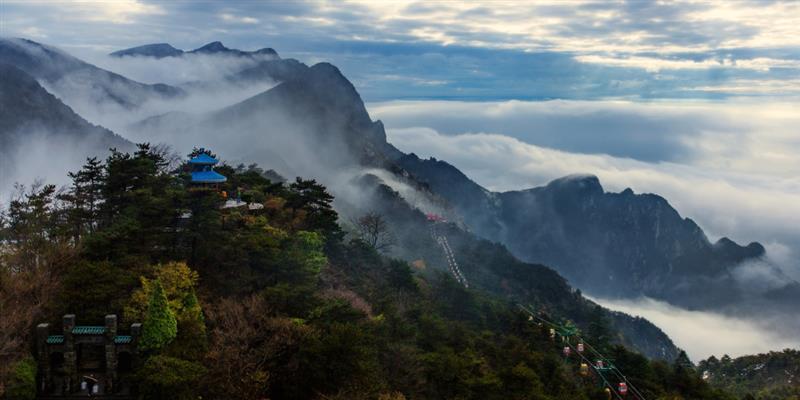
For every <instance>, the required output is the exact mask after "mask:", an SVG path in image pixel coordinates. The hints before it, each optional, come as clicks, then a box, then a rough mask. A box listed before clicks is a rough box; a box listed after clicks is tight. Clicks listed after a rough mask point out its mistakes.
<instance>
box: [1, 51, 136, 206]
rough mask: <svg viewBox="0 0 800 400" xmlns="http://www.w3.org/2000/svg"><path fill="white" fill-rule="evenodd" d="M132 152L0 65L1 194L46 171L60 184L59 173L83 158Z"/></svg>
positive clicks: (29, 80)
mask: <svg viewBox="0 0 800 400" xmlns="http://www.w3.org/2000/svg"><path fill="white" fill-rule="evenodd" d="M131 146H132V144H131V143H130V142H129V141H127V140H125V139H124V138H122V137H120V136H118V135H116V134H114V133H113V132H111V131H109V130H108V129H105V128H103V127H101V126H97V125H94V124H92V123H90V122H88V121H86V120H85V119H83V118H82V117H81V116H80V115H78V114H76V113H75V112H74V111H73V110H72V109H71V108H69V107H68V106H66V105H65V104H64V103H62V102H61V101H60V100H59V99H58V98H56V97H55V96H53V95H52V94H50V93H48V92H47V90H45V89H44V88H43V87H42V86H41V85H39V83H38V82H37V81H36V79H34V78H33V77H32V76H31V75H29V74H27V73H26V72H24V71H22V70H21V69H19V68H17V67H15V66H12V65H9V64H4V63H0V171H2V173H0V193H4V194H5V193H8V192H7V191H8V190H9V189H10V188H11V185H13V184H14V183H15V182H20V183H23V184H30V183H32V181H33V180H35V179H37V178H40V177H41V178H46V177H48V175H46V173H47V172H48V171H47V170H55V171H59V170H60V171H62V174H61V175H62V179H65V178H66V172H64V171H66V170H68V169H70V168H75V167H77V166H79V165H80V164H81V163H82V162H83V160H84V158H85V157H87V156H102V155H104V154H105V153H106V152H107V151H108V149H109V148H111V147H116V148H119V149H120V150H126V149H128V148H130V147H131ZM43 159H44V160H45V161H43ZM40 174H41V175H40ZM50 177H52V175H50ZM3 200H5V199H3Z"/></svg>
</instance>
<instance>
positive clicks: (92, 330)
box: [72, 326, 106, 335]
mask: <svg viewBox="0 0 800 400" xmlns="http://www.w3.org/2000/svg"><path fill="white" fill-rule="evenodd" d="M104 333H106V327H105V326H76V327H74V328H72V334H73V335H102V334H104Z"/></svg>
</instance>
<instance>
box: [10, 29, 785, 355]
mask: <svg viewBox="0 0 800 400" xmlns="http://www.w3.org/2000/svg"><path fill="white" fill-rule="evenodd" d="M9 43H10V44H8V43H6V47H8V46H10V45H17V43H16V42H13V41H11V42H9ZM24 43H25V44H26V45H28V46H32V48H41V49H45V50H48V49H50V50H49V51H51V52H55V54H57V55H58V56H59V57H60V58H58V59H61V60H72V61H71V62H73V63H74V64H76V65H79V66H81V68H96V67H93V66H91V65H90V64H87V63H83V62H82V61H80V60H77V59H74V58H72V57H71V56H68V55H66V54H63V53H62V52H60V51H57V50H52V49H51V48H49V47H47V46H43V45H39V44H36V43H34V42H24ZM170 49H174V48H172V47H171V46H168V45H146V46H141V47H137V48H133V49H128V50H125V51H123V53H124V54H121V55H120V54H119V53H115V55H114V58H115V59H118V60H119V62H120V63H121V64H117V65H119V66H120V67H121V68H125V66H126V65H137V68H140V67H152V66H153V65H158V64H160V63H166V64H164V65H169V66H180V67H181V68H184V69H185V71H186V73H188V74H191V72H192V71H191V69H192V68H199V64H198V63H197V61H199V60H203V61H205V62H206V63H210V64H215V65H216V64H219V65H220V67H219V69H218V71H220V72H222V73H217V74H204V75H203V76H204V78H202V79H199V80H193V81H189V82H185V83H184V84H182V85H181V86H182V87H183V89H176V90H180V91H181V93H184V94H183V95H181V96H176V97H173V98H163V97H159V96H157V95H156V96H154V95H152V94H148V95H147V96H145V97H144V98H143V100H142V102H141V103H140V104H139V108H138V110H136V111H135V112H125V111H123V110H124V108H119V109H106V108H102V106H100V107H101V109H103V110H104V112H102V113H97V112H96V110H95V111H90V112H92V115H93V118H97V119H100V120H102V121H108V122H109V123H110V124H115V126H114V129H115V131H117V132H119V133H121V134H123V135H124V136H125V137H127V138H130V139H131V140H133V141H137V142H143V141H148V142H153V143H166V144H169V145H171V146H172V147H173V148H175V149H187V148H191V147H193V146H205V147H209V148H213V149H214V150H215V151H217V152H218V153H219V154H221V155H222V156H223V157H224V158H225V159H226V160H227V161H228V162H230V163H232V164H236V163H248V162H252V161H256V162H258V163H259V164H260V165H262V166H263V167H265V168H270V169H274V170H275V171H277V172H278V173H280V174H281V175H283V176H287V177H293V176H307V177H309V176H312V177H316V178H318V179H320V180H321V181H322V182H323V183H325V184H326V185H327V186H329V187H330V188H331V190H332V191H333V192H334V194H335V195H336V197H337V208H338V209H339V210H340V212H342V214H343V216H344V217H346V218H352V217H355V216H358V215H359V214H360V213H362V212H364V210H370V209H378V210H381V212H383V213H385V214H387V215H393V217H392V218H391V222H392V224H394V225H396V226H395V228H394V231H395V234H396V235H397V236H398V238H399V239H400V242H401V245H400V246H398V248H397V249H396V250H395V252H396V255H397V256H401V257H402V258H404V259H406V260H409V261H410V260H427V262H432V260H433V264H434V265H436V266H437V267H438V268H440V269H442V270H446V267H445V264H446V261H445V260H441V259H439V260H438V261H436V260H437V257H438V258H440V257H441V254H440V253H439V254H438V255H437V252H436V248H435V246H434V247H433V248H431V247H430V239H425V240H422V241H420V238H421V237H425V236H426V234H427V227H428V224H427V222H426V221H425V220H424V218H423V216H422V214H421V213H420V212H434V213H437V214H440V215H446V216H447V218H448V219H450V220H451V221H453V224H451V227H450V228H449V229H451V233H450V236H451V238H452V239H451V240H452V241H453V247H454V248H455V249H457V250H456V251H458V253H459V254H471V257H469V259H470V260H483V261H482V262H481V261H478V262H476V261H466V260H465V261H464V270H465V274H467V275H468V276H470V277H472V279H475V282H477V283H478V284H479V285H480V286H481V287H483V288H485V289H487V290H491V291H494V292H495V293H497V294H501V295H503V296H507V297H509V298H514V299H517V300H518V301H532V300H533V299H538V300H536V301H537V302H544V303H548V304H551V306H553V304H559V302H561V301H566V300H564V299H562V300H559V301H557V302H556V303H552V302H553V301H554V300H556V299H555V298H562V297H565V296H566V297H568V298H571V299H572V300H569V301H567V302H566V303H563V302H562V303H560V305H559V306H555V308H556V309H558V310H560V311H561V312H563V313H565V314H567V315H570V317H571V318H573V319H575V320H576V321H578V322H580V321H584V322H583V323H584V324H585V323H587V322H586V321H588V320H587V319H586V318H587V317H586V315H587V313H588V312H589V311H588V310H590V309H591V308H592V307H593V305H592V303H591V302H587V301H586V300H582V298H581V297H580V295H579V294H578V295H577V296H576V295H574V294H572V292H571V289H570V288H569V285H567V283H566V281H565V280H563V279H562V278H561V277H560V276H558V274H555V272H552V270H550V269H549V268H548V267H544V266H541V267H535V268H534V267H533V266H530V264H524V263H521V262H520V261H518V260H516V259H515V258H514V256H516V257H519V258H520V259H522V260H524V261H527V262H530V263H536V264H543V265H547V266H552V267H553V268H555V269H556V270H557V271H559V273H561V274H563V275H564V276H565V277H566V278H567V279H568V280H569V281H570V282H571V284H572V285H574V287H576V288H580V289H581V290H584V291H586V292H587V293H591V294H593V295H596V296H608V297H630V298H634V297H637V296H641V295H646V296H651V297H654V298H659V299H663V300H666V301H669V302H671V303H673V304H677V305H680V306H682V307H689V308H700V309H711V310H727V311H730V310H733V309H743V308H749V310H750V311H753V310H756V309H757V308H758V307H759V306H760V305H763V304H773V303H774V304H784V305H785V304H790V302H791V300H790V299H792V298H794V296H795V295H796V289H797V288H798V287H800V286H798V285H796V284H791V282H790V280H788V279H785V277H783V276H781V275H780V274H779V272H775V271H773V270H772V269H771V267H770V266H769V265H768V263H765V262H764V261H763V260H762V256H763V255H764V248H763V247H762V246H761V245H760V244H758V243H751V244H750V245H748V246H740V245H738V244H736V243H734V242H732V241H730V240H728V239H724V238H723V239H721V240H719V241H718V242H717V243H711V242H710V241H709V240H708V238H707V237H706V236H705V234H704V233H703V231H702V229H700V227H699V226H697V224H695V223H694V222H693V221H692V220H690V219H688V218H687V219H684V218H682V217H681V216H680V215H678V213H677V212H676V211H675V210H674V209H673V208H672V207H671V206H670V205H669V203H668V202H667V201H666V200H665V199H663V198H661V197H659V196H657V195H636V194H634V193H633V192H632V191H630V190H626V191H623V192H622V193H606V192H605V191H604V189H603V188H602V186H601V185H600V182H599V180H598V179H597V178H596V177H594V176H590V175H586V176H577V175H576V176H569V177H565V178H562V179H558V180H556V181H553V182H551V183H550V184H549V185H547V186H544V187H540V188H534V189H528V190H523V191H511V192H504V193H493V192H490V191H488V190H486V189H484V188H483V187H481V186H480V185H478V184H476V183H475V182H473V181H472V180H471V179H469V177H467V176H466V175H464V174H463V173H461V172H460V171H459V170H458V169H456V168H455V167H452V166H451V165H449V164H447V163H446V162H443V161H438V160H435V159H431V160H422V159H419V158H418V157H417V156H416V155H414V154H408V155H406V154H404V153H402V152H401V151H399V150H398V149H396V148H395V147H394V146H392V145H391V144H390V143H388V142H387V139H386V134H385V130H384V127H383V124H382V123H381V122H380V121H372V119H371V118H370V116H369V113H368V111H367V110H366V107H365V106H364V103H363V101H362V99H361V96H360V95H359V94H358V92H357V91H356V89H355V87H354V86H353V85H352V84H351V83H350V82H349V81H348V80H347V78H345V77H344V75H343V74H342V73H341V71H339V69H338V68H336V67H335V66H333V65H331V64H328V63H319V64H316V65H313V66H311V67H309V66H307V65H305V64H303V63H301V62H299V61H297V60H293V59H280V58H279V57H277V53H276V54H275V55H274V57H273V56H272V55H271V52H266V53H267V54H268V57H266V58H265V59H263V58H258V57H255V56H254V54H256V53H258V52H242V51H239V50H235V49H228V48H226V47H224V46H223V45H222V44H221V43H218V42H214V43H210V44H209V45H207V46H203V47H201V48H200V49H197V50H195V51H191V52H183V51H180V53H177V52H176V51H172V50H170ZM201 50H202V51H201ZM169 52H172V53H174V54H173V55H166V54H167V53H169ZM198 57H202V58H198ZM237 59H240V60H241V61H235V62H234V63H230V60H237ZM14 60H16V61H17V63H18V64H20V67H21V68H23V69H24V67H26V66H27V64H26V62H27V63H32V64H36V63H37V60H38V61H43V59H42V58H41V57H40V58H38V59H37V58H30V57H29V58H19V57H18V58H16V59H14ZM143 60H144V61H145V62H146V63H144V64H136V63H141V62H142V61H143ZM130 63H134V64H130ZM175 63H177V64H175ZM206 63H203V64H206ZM87 66H89V67H87ZM37 68H38V67H37ZM37 68H34V70H37ZM63 70H69V69H68V68H63ZM101 71H102V70H101ZM181 71H183V70H178V71H176V72H181ZM209 71H213V70H209ZM108 74H112V73H110V72H109V73H108ZM119 76H120V77H121V79H124V82H134V83H135V81H131V80H128V79H126V78H123V77H122V76H121V75H119ZM39 79H40V80H42V81H46V82H47V81H48V80H47V79H46V78H39ZM137 85H143V84H137ZM134 87H138V86H136V85H134ZM170 87H171V86H170ZM40 89H41V90H42V91H43V90H44V89H43V88H41V87H40ZM262 89H263V90H262ZM80 90H83V89H79V91H80ZM222 94H225V95H222ZM103 96H105V97H103ZM51 97H52V96H51ZM243 97H244V99H243V100H242V98H243ZM65 98H67V99H73V100H74V99H75V98H76V96H75V95H74V94H66V95H65ZM114 98H115V97H114V95H113V93H111V92H106V94H103V95H100V97H98V98H95V99H93V101H94V102H96V103H97V104H101V105H102V104H107V103H116V101H115V100H114ZM53 100H55V99H53ZM56 101H57V100H56ZM59 103H60V102H59ZM82 104H84V106H86V107H89V106H90V104H91V103H82ZM53 107H57V106H55V105H54V106H53ZM61 107H66V106H64V105H63V104H61ZM108 110H112V111H111V112H109V111H108ZM25 112H27V111H23V112H22V113H21V114H20V115H25ZM73 114H74V113H73ZM137 118H139V119H137ZM130 122H133V123H130ZM98 129H100V128H98ZM109 134H110V132H109ZM100 143H105V142H102V141H101V142H100ZM103 145H105V144H103ZM365 176H370V177H372V178H373V179H374V180H375V183H374V184H373V185H372V186H369V185H368V187H367V188H366V189H365V186H364V185H363V184H362V183H358V182H363V178H364V177H365ZM375 185H377V186H375ZM379 188H382V189H379ZM365 191H366V192H375V191H378V192H380V191H388V192H386V193H388V194H384V195H382V196H375V195H366V194H365ZM392 193H393V194H392ZM400 209H407V211H404V212H402V213H398V210H400ZM415 213H416V214H415ZM484 239H488V240H490V241H492V242H499V243H502V244H504V245H505V246H508V250H506V249H505V248H504V247H502V246H499V247H497V246H496V245H491V246H490V245H488V243H490V242H485V244H483V243H484V242H482V240H484ZM426 248H427V250H425V249H426ZM509 250H510V253H509ZM512 253H513V254H514V256H512V255H511V254H512ZM498 260H506V261H504V262H500V261H498ZM526 265H527V266H526ZM501 266H502V267H501ZM526 268H534V269H535V270H537V271H539V272H537V273H536V274H538V275H539V276H540V278H541V277H542V276H544V275H548V274H554V275H553V278H552V279H551V278H548V279H545V281H546V282H550V283H545V284H544V286H543V287H541V288H540V289H539V290H540V291H539V292H536V291H534V292H531V291H530V288H526V287H525V285H521V286H520V285H510V283H509V282H515V281H517V280H519V279H520V277H519V276H517V274H518V273H521V272H519V271H522V270H524V269H526ZM536 268H539V269H536ZM514 271H517V272H514ZM545 271H547V272H545ZM765 271H766V272H767V273H766V274H765V273H764V272H765ZM542 274H544V275H542ZM776 274H777V275H776ZM754 276H757V277H759V279H761V281H763V282H768V281H769V279H772V280H775V279H777V284H775V282H773V283H768V284H765V285H762V287H759V288H758V289H753V287H754V286H753V285H749V283H748V282H750V281H753V279H751V278H753V277H754ZM776 276H777V278H775V277H776ZM765 277H766V278H765ZM762 278H763V279H762ZM556 282H562V283H556ZM743 283H748V284H743ZM787 283H788V284H787ZM530 284H532V283H530ZM553 285H556V286H559V285H560V286H562V287H563V288H564V289H563V290H562V293H561V294H554V293H551V294H549V295H544V294H543V293H545V292H548V289H547V286H553ZM620 288H624V289H623V290H620ZM536 293H538V294H536ZM542 296H544V297H542ZM553 296H555V298H553ZM607 315H608V317H609V318H611V320H612V321H613V324H614V328H615V329H616V331H617V332H618V334H619V337H618V338H617V340H618V341H620V342H622V343H626V344H627V345H629V346H633V347H635V348H637V349H638V350H640V351H642V352H644V353H645V354H647V355H649V356H651V357H659V358H667V359H669V358H671V357H674V356H675V355H676V354H677V353H676V351H677V350H676V348H675V346H674V344H672V342H671V341H670V340H669V338H667V337H666V335H664V333H663V332H662V331H660V330H659V329H658V328H656V327H655V326H653V325H652V324H650V323H649V322H647V321H645V320H642V319H634V318H631V317H629V316H627V315H625V314H621V313H618V314H613V313H610V314H607Z"/></svg>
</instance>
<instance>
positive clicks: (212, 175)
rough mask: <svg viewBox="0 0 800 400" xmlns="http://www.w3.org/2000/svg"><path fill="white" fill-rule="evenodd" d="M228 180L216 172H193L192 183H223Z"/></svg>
mask: <svg viewBox="0 0 800 400" xmlns="http://www.w3.org/2000/svg"><path fill="white" fill-rule="evenodd" d="M227 180H228V178H226V177H225V176H223V175H221V174H219V173H217V172H214V171H192V182H194V183H222V182H225V181H227Z"/></svg>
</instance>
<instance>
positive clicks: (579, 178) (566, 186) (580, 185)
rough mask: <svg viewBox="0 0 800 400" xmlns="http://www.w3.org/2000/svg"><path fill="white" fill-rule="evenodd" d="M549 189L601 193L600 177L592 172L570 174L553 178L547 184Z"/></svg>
mask: <svg viewBox="0 0 800 400" xmlns="http://www.w3.org/2000/svg"><path fill="white" fill-rule="evenodd" d="M547 187H548V188H550V189H559V190H569V191H576V192H584V193H593V194H594V193H596V194H603V186H602V185H601V184H600V179H598V178H597V176H595V175H592V174H572V175H567V176H564V177H561V178H558V179H555V180H553V181H551V182H550V183H548V184H547Z"/></svg>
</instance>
